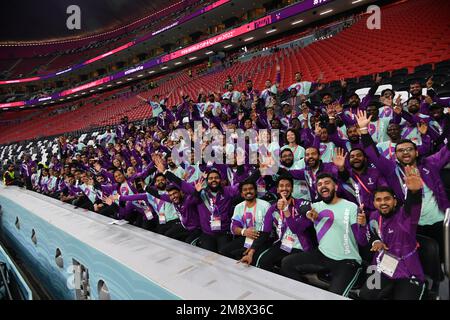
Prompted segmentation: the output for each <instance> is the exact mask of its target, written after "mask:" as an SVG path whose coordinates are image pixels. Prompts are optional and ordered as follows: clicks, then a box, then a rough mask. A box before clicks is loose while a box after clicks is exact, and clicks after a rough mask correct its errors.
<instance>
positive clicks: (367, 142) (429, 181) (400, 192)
mask: <svg viewBox="0 0 450 320" xmlns="http://www.w3.org/2000/svg"><path fill="white" fill-rule="evenodd" d="M361 138H362V141H363V144H364V151H365V153H366V155H367V157H368V158H369V160H370V161H371V162H372V163H373V164H374V165H375V166H376V167H377V169H378V170H379V171H380V172H381V173H382V174H383V175H384V177H385V179H386V182H387V183H388V184H389V186H390V187H391V188H393V189H394V192H395V194H396V196H397V198H398V199H399V200H401V201H403V199H405V194H404V187H403V180H402V179H403V178H402V174H401V170H403V169H402V168H401V166H400V164H399V163H394V162H393V161H390V160H388V159H386V158H384V157H383V156H380V155H379V154H378V151H377V149H376V147H375V145H374V144H373V140H372V138H371V137H370V135H369V134H363V135H362V136H361ZM449 161H450V145H449V144H447V145H446V146H444V147H442V148H441V150H439V151H438V152H437V153H435V154H433V155H431V156H429V157H426V158H423V159H419V161H418V162H417V168H418V169H419V171H420V176H421V177H422V180H423V181H424V183H425V184H426V185H427V187H428V188H430V189H431V191H432V192H433V195H434V196H435V198H436V201H437V204H438V207H439V209H440V210H441V211H443V212H445V210H446V209H447V208H449V207H450V201H449V200H448V198H447V194H446V193H445V188H444V184H443V183H442V179H441V176H440V171H441V169H442V168H443V167H444V166H445V165H447V164H448V162H449Z"/></svg>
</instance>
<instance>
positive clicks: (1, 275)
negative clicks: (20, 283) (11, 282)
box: [0, 262, 13, 300]
mask: <svg viewBox="0 0 450 320" xmlns="http://www.w3.org/2000/svg"><path fill="white" fill-rule="evenodd" d="M5 272H7V270H6V263H3V262H0V281H1V283H3V286H4V287H5V289H6V295H7V297H8V299H9V300H12V299H13V298H12V295H11V291H10V290H9V286H8V280H7V279H6V273H5Z"/></svg>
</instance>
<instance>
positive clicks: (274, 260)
mask: <svg viewBox="0 0 450 320" xmlns="http://www.w3.org/2000/svg"><path fill="white" fill-rule="evenodd" d="M298 252H302V251H301V250H299V249H294V248H293V249H292V251H291V252H287V251H285V250H283V249H281V241H278V242H276V243H274V244H273V245H272V246H270V247H268V248H267V249H266V250H264V251H262V252H261V253H260V254H258V255H256V253H255V254H254V255H253V259H254V260H255V261H253V262H255V265H256V266H257V267H258V268H261V269H264V270H267V271H272V272H274V271H275V270H274V267H275V266H276V265H278V264H279V263H280V262H281V261H282V260H283V259H284V258H285V257H287V256H289V255H291V254H294V253H298Z"/></svg>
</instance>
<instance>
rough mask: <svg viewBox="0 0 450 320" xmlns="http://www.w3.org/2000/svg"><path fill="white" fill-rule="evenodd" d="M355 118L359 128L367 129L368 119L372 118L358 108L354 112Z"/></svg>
mask: <svg viewBox="0 0 450 320" xmlns="http://www.w3.org/2000/svg"><path fill="white" fill-rule="evenodd" d="M356 120H357V121H358V126H359V128H360V129H365V130H367V126H368V125H369V123H370V120H372V116H370V117H369V118H367V113H366V111H364V110H358V112H357V114H356Z"/></svg>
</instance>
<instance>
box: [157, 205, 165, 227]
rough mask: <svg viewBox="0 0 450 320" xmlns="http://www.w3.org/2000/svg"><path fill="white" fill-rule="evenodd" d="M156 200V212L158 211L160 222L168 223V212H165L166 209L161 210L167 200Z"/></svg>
mask: <svg viewBox="0 0 450 320" xmlns="http://www.w3.org/2000/svg"><path fill="white" fill-rule="evenodd" d="M155 200H156V212H158V218H159V224H165V223H166V214H165V213H164V211H165V210H163V212H161V208H162V207H164V206H165V201H163V200H158V199H155Z"/></svg>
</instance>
